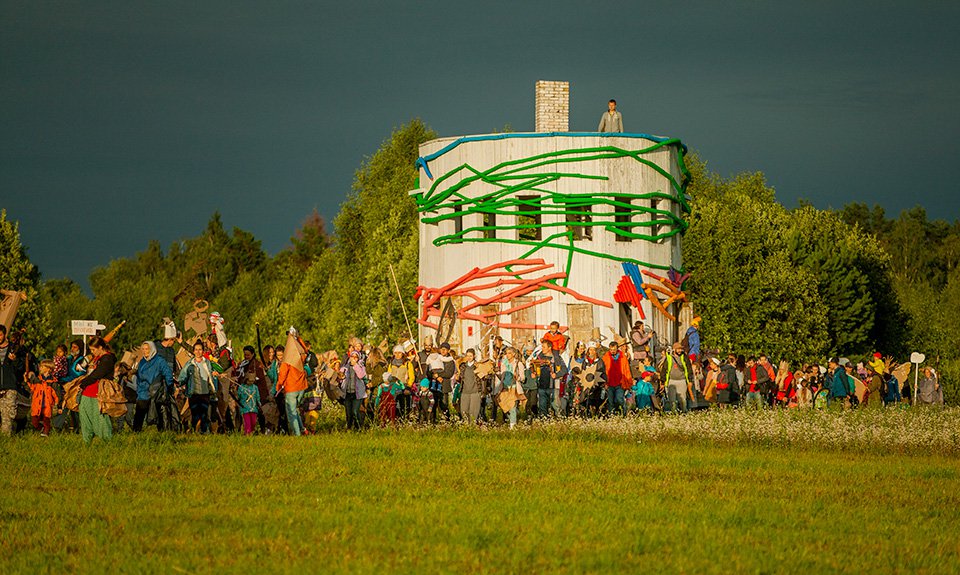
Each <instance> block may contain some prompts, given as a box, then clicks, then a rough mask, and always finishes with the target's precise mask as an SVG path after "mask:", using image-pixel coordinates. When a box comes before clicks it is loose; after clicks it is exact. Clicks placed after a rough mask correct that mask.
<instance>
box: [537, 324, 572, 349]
mask: <svg viewBox="0 0 960 575" xmlns="http://www.w3.org/2000/svg"><path fill="white" fill-rule="evenodd" d="M568 339H569V338H568V337H567V336H565V335H563V334H562V333H560V322H558V321H551V322H550V331H548V332H547V333H545V334H544V335H543V338H542V339H541V341H543V340H546V341H549V342H550V347H552V348H553V351H555V352H557V353H559V354H562V353H563V352H564V351H566V349H567V340H568Z"/></svg>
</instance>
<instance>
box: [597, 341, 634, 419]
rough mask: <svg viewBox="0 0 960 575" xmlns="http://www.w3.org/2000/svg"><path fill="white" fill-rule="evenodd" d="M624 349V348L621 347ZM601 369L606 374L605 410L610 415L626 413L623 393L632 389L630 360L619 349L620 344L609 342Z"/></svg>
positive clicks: (624, 352)
mask: <svg viewBox="0 0 960 575" xmlns="http://www.w3.org/2000/svg"><path fill="white" fill-rule="evenodd" d="M623 347H624V348H626V346H625V345H624V346H623ZM603 367H604V368H605V369H606V372H607V410H608V411H609V412H610V413H611V414H614V413H617V412H619V413H620V414H621V415H623V414H625V413H626V410H625V409H624V393H625V392H626V390H628V389H630V388H631V387H633V375H631V373H630V360H629V359H628V358H627V353H626V350H621V349H620V342H618V341H611V342H610V346H609V349H608V350H607V353H605V354H603Z"/></svg>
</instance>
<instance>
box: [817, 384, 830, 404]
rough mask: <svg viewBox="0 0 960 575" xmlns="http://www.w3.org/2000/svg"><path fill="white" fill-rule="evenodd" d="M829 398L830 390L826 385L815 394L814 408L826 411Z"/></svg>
mask: <svg viewBox="0 0 960 575" xmlns="http://www.w3.org/2000/svg"><path fill="white" fill-rule="evenodd" d="M828 397H830V389H829V388H828V387H827V386H825V385H824V386H823V387H821V388H820V389H818V390H817V392H816V393H815V394H814V396H813V407H814V408H816V409H826V408H827V398H828Z"/></svg>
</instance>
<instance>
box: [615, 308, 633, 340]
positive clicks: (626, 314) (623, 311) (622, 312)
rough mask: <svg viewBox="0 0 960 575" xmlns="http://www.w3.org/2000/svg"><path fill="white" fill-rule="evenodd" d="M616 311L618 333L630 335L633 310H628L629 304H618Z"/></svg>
mask: <svg viewBox="0 0 960 575" xmlns="http://www.w3.org/2000/svg"><path fill="white" fill-rule="evenodd" d="M617 311H618V313H617V316H618V319H619V324H620V333H621V334H624V333H630V329H631V328H632V327H633V310H632V309H631V308H630V304H628V303H621V304H619V305H618V306H617Z"/></svg>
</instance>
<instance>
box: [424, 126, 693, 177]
mask: <svg viewBox="0 0 960 575" xmlns="http://www.w3.org/2000/svg"><path fill="white" fill-rule="evenodd" d="M557 136H560V137H584V136H605V137H617V138H643V139H645V140H650V141H651V142H657V143H658V144H659V143H662V142H666V141H668V140H672V139H674V138H664V137H663V136H654V135H652V134H639V133H628V132H512V133H508V134H488V135H485V136H463V137H462V138H457V139H456V140H454V141H452V142H450V143H449V144H447V145H446V146H444V147H443V148H441V149H440V150H437V151H436V152H434V153H432V154H430V155H429V156H426V157H424V156H421V157H419V158H417V163H416V166H417V167H418V168H423V171H424V173H426V175H427V177H428V178H430V179H431V180H432V179H433V174H431V173H430V168H428V167H427V162H432V161H433V160H436V159H437V158H439V157H440V156H442V155H444V154H446V153H447V152H449V151H450V150H452V149H454V148H456V147H457V146H459V145H460V144H466V143H468V142H485V141H487V140H505V139H507V138H553V137H557ZM680 149H681V151H682V152H683V153H684V154H686V153H687V147H686V146H685V145H683V144H682V143H681V144H680Z"/></svg>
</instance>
